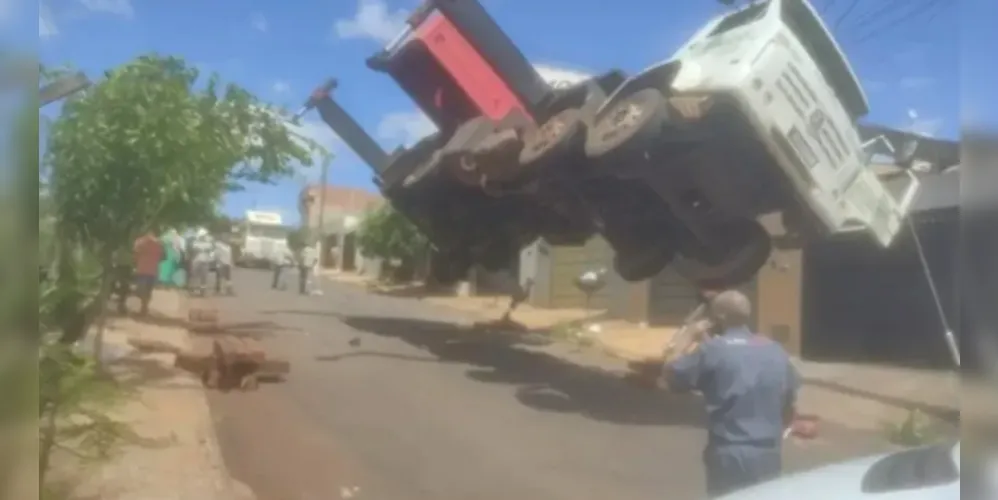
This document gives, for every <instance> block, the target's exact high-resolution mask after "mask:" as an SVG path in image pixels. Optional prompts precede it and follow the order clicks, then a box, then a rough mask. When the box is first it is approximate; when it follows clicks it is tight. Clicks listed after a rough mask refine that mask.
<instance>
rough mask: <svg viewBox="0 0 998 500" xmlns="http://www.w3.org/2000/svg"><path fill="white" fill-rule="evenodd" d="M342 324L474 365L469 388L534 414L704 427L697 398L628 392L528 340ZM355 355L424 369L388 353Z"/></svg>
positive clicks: (439, 325)
mask: <svg viewBox="0 0 998 500" xmlns="http://www.w3.org/2000/svg"><path fill="white" fill-rule="evenodd" d="M340 319H341V320H342V321H343V322H344V323H345V324H346V325H348V326H350V327H352V328H354V329H357V330H361V331H365V332H370V333H373V334H375V335H379V336H383V337H391V338H397V339H400V340H402V341H404V342H406V343H408V344H410V345H413V346H415V347H418V348H420V349H424V350H426V351H428V352H429V353H431V354H433V355H434V356H435V357H436V361H437V362H448V363H463V364H467V365H472V366H473V367H474V368H473V369H471V370H469V371H468V374H467V375H468V377H469V378H471V379H472V380H476V381H478V382H483V383H495V384H511V385H515V386H517V389H516V399H517V400H518V401H519V402H520V403H522V404H524V405H526V406H528V407H530V408H534V409H537V410H541V411H552V412H561V413H578V414H581V415H584V416H586V417H589V418H592V419H595V420H600V421H606V422H613V423H619V424H632V425H687V426H696V427H702V426H703V422H704V415H703V407H702V404H701V403H700V401H699V398H697V397H695V396H693V395H676V394H663V393H658V392H649V391H647V390H642V389H639V388H636V387H633V386H631V385H628V384H626V383H625V382H624V381H623V380H622V379H621V375H622V374H619V373H615V372H612V371H609V370H605V369H601V368H598V367H593V366H583V365H579V364H576V363H572V362H570V361H567V360H565V359H562V358H559V357H558V356H555V355H553V354H550V353H546V352H539V351H537V350H532V349H529V348H528V346H529V345H530V344H532V343H533V344H536V342H533V341H531V337H532V335H529V334H528V335H516V334H508V333H502V332H489V331H485V332H471V331H469V330H470V329H469V328H466V327H461V326H460V325H455V324H453V323H445V322H438V321H424V320H416V319H402V318H378V317H349V316H348V317H341V318H340ZM356 355H357V356H382V357H388V358H399V359H402V358H405V359H406V360H410V359H409V358H414V359H412V360H418V361H427V359H425V358H420V357H410V356H397V355H392V354H387V353H384V354H379V353H370V352H368V353H357V354H356ZM345 357H348V356H332V357H326V358H323V357H320V358H317V359H320V360H325V361H338V360H341V359H343V358H345Z"/></svg>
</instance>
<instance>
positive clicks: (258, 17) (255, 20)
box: [250, 12, 270, 33]
mask: <svg viewBox="0 0 998 500" xmlns="http://www.w3.org/2000/svg"><path fill="white" fill-rule="evenodd" d="M250 23H251V24H252V25H253V29H255V30H257V31H259V32H261V33H266V32H267V31H268V30H269V29H270V23H268V22H267V18H266V17H264V15H263V14H261V13H259V12H254V13H253V16H252V17H251V18H250Z"/></svg>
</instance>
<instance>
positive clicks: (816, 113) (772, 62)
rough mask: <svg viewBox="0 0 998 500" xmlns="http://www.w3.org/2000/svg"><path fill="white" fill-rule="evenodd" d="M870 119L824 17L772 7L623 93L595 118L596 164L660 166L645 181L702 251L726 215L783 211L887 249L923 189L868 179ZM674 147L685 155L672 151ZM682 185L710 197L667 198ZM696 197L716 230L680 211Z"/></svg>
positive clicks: (762, 6)
mask: <svg viewBox="0 0 998 500" xmlns="http://www.w3.org/2000/svg"><path fill="white" fill-rule="evenodd" d="M651 89H654V90H655V91H657V92H652V90H651ZM867 112H868V104H867V100H866V96H865V95H864V93H863V90H862V88H861V86H860V83H859V80H858V78H857V77H856V75H855V74H854V73H853V71H852V69H851V67H850V65H849V63H848V61H847V60H846V58H845V56H844V55H843V53H842V51H841V49H840V48H839V47H838V45H837V44H836V42H835V40H834V39H833V37H832V35H831V33H830V32H829V31H828V29H827V28H826V27H825V25H824V23H823V22H822V20H821V18H820V17H819V15H818V13H817V12H816V11H815V10H814V8H813V7H812V5H811V4H810V3H809V2H808V1H807V0H768V1H762V2H755V3H752V4H750V5H748V6H746V7H744V8H741V9H739V10H733V11H731V12H729V13H725V14H723V15H720V16H718V17H716V18H714V19H712V20H711V21H709V22H707V23H706V24H705V25H704V26H703V27H702V28H701V29H700V30H699V31H698V32H697V33H696V34H695V35H694V36H693V37H692V38H691V39H690V40H689V41H688V42H687V43H686V44H685V45H683V46H682V47H681V48H680V49H679V50H678V51H677V52H676V53H675V54H674V55H673V57H672V58H670V59H668V60H666V61H664V62H661V63H659V64H656V65H654V66H652V67H650V68H648V69H646V70H644V71H643V72H641V73H639V74H638V75H635V76H633V77H632V78H630V79H629V80H628V81H627V82H625V83H624V85H622V86H621V87H619V88H618V89H617V90H616V91H615V92H614V94H613V95H611V97H610V98H609V99H608V101H607V103H606V104H605V105H604V106H603V108H602V109H601V110H600V111H599V112H598V114H597V118H596V123H595V124H594V126H593V127H592V128H591V129H590V133H589V136H588V137H587V154H588V155H589V157H590V158H592V159H594V160H599V159H601V157H603V158H604V159H605V157H610V161H609V162H607V163H609V164H611V165H619V163H620V161H621V159H622V158H629V157H628V156H622V153H621V151H622V150H624V149H625V148H626V149H632V150H633V149H635V148H637V149H639V150H645V151H647V152H646V153H645V158H646V159H648V158H653V157H654V159H653V160H652V162H653V163H656V164H657V165H656V166H655V167H654V168H653V169H651V170H648V169H646V170H647V171H650V172H652V173H644V174H641V175H644V176H645V177H647V178H649V183H651V184H657V185H660V186H665V187H659V188H657V190H658V191H660V192H661V193H665V194H661V196H662V197H663V198H664V199H666V201H667V202H668V204H669V206H670V208H671V209H672V210H673V211H675V212H676V214H677V218H678V219H680V220H682V221H683V222H684V224H685V225H686V226H688V227H689V228H690V231H691V232H692V233H693V234H694V235H695V236H696V237H699V238H701V239H704V240H708V239H710V238H711V236H710V235H709V234H708V233H709V232H710V230H709V229H707V228H705V227H706V225H708V224H713V223H714V221H716V220H718V219H719V218H718V216H717V215H716V214H717V213H720V214H721V216H720V218H724V217H728V218H733V217H751V218H755V217H760V216H762V215H765V214H767V213H772V212H782V213H783V214H784V216H785V219H784V220H785V221H786V220H788V219H789V220H793V221H797V224H796V225H798V226H800V225H801V224H803V225H806V226H808V227H804V228H799V229H801V230H802V232H806V233H808V234H839V233H844V232H850V231H856V230H865V231H868V232H869V233H870V234H871V235H872V236H873V237H874V239H875V240H876V241H877V242H878V243H879V244H880V245H881V246H884V247H886V246H888V245H890V244H891V242H892V241H893V240H894V238H895V237H896V236H897V234H898V233H899V232H900V231H901V229H902V227H903V226H902V221H903V219H904V217H905V215H906V214H907V210H908V207H909V206H910V204H911V202H912V201H913V199H914V196H915V194H916V192H917V189H918V182H917V180H916V178H915V177H914V175H913V174H910V175H909V181H910V182H909V184H908V186H907V188H906V189H905V190H904V192H903V193H900V194H898V195H897V196H895V195H894V194H892V192H891V191H889V190H888V189H887V188H886V187H885V185H884V184H883V183H882V182H881V181H880V179H878V177H877V175H876V173H875V172H874V171H872V169H870V168H869V166H870V159H871V153H870V152H869V146H870V145H869V144H864V143H863V142H862V140H861V139H860V135H859V131H858V128H857V126H858V125H857V121H858V119H860V118H861V117H863V116H864V115H866V114H867ZM675 143H683V144H686V145H687V147H684V148H677V147H674V146H672V147H671V149H670V146H669V145H670V144H675ZM690 144H693V146H689V145H690ZM653 150H654V151H657V153H655V154H652V152H653ZM660 150H661V151H660ZM675 151H682V154H679V153H676V152H675ZM691 151H693V152H695V154H691V153H690V152H691ZM633 156H634V155H633V154H632V155H630V157H633ZM675 165H681V166H680V167H677V166H675ZM618 168H619V167H618ZM653 178H657V180H653ZM674 186H680V187H681V189H687V190H696V191H697V193H698V196H696V197H691V196H690V195H688V194H687V192H683V193H681V196H680V195H676V194H672V195H670V194H668V193H666V192H668V191H669V190H670V189H671V190H676V189H679V188H676V187H674ZM670 196H671V198H670ZM694 198H695V199H696V200H697V201H696V203H697V204H699V205H700V206H710V207H712V209H711V210H710V212H711V214H710V216H709V217H708V216H704V215H702V214H700V215H695V214H694V215H691V213H692V212H691V210H689V209H688V208H687V207H684V206H681V205H682V202H681V201H679V200H681V199H694ZM703 201H706V203H703ZM715 209H716V210H715ZM701 212H704V211H703V210H701ZM786 216H789V217H786ZM697 217H700V218H699V219H697ZM708 219H709V222H708ZM698 226H700V227H698ZM718 227H720V226H718ZM715 232H716V231H715ZM756 234H758V232H757V233H756ZM715 239H716V238H715ZM739 244H740V245H742V246H744V247H745V248H746V249H748V248H749V247H752V246H753V243H752V242H742V243H739ZM722 245H724V244H722ZM727 245H728V246H732V245H736V243H727ZM764 247H765V245H760V244H757V242H756V243H755V244H754V247H753V248H754V250H751V251H749V250H746V252H747V253H746V252H743V253H742V255H738V253H739V252H738V251H737V250H733V251H731V252H729V255H728V256H726V257H725V256H722V257H717V258H714V259H713V261H714V262H720V264H717V265H722V264H723V266H722V267H724V266H727V268H731V266H732V265H734V264H733V260H739V259H741V261H742V264H740V265H734V267H739V266H741V267H742V268H743V269H742V271H744V272H741V273H736V274H743V275H744V274H746V273H747V271H746V270H747V269H748V268H751V267H753V266H761V265H762V264H763V263H764V262H765V261H766V259H767V258H768V253H769V250H768V248H764ZM680 253H682V251H680ZM749 254H751V255H749ZM691 258H694V259H695V258H696V257H691ZM722 261H723V262H722ZM706 267H709V266H708V265H707V264H704V265H700V266H699V268H698V269H699V270H705V269H706ZM757 269H758V268H756V269H755V270H757ZM755 270H752V271H751V273H752V274H754V272H755ZM708 274H709V273H708Z"/></svg>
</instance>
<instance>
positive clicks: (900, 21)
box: [853, 0, 942, 44]
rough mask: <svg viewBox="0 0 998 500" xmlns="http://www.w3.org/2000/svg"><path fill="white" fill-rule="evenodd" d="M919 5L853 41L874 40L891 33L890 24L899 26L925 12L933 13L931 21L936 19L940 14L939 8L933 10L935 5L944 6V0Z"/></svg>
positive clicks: (858, 42) (933, 0) (856, 42)
mask: <svg viewBox="0 0 998 500" xmlns="http://www.w3.org/2000/svg"><path fill="white" fill-rule="evenodd" d="M919 7H920V8H916V9H914V10H910V11H908V12H907V13H906V14H905V15H903V16H901V17H900V18H898V19H896V20H895V21H893V22H890V23H888V24H885V25H881V26H883V28H882V29H876V28H873V29H871V30H869V31H867V32H866V33H865V34H863V35H861V36H859V37H858V38H857V39H856V40H855V41H853V43H855V44H860V43H863V42H866V41H869V40H872V39H874V38H876V37H878V36H882V35H884V34H885V33H889V32H890V30H889V29H887V27H888V26H899V25H901V24H904V23H905V22H907V21H910V20H913V19H915V18H917V17H918V16H921V15H923V14H930V13H931V14H932V15H931V16H930V17H929V22H931V21H932V20H934V19H935V15H936V14H938V10H937V11H935V12H932V9H933V7H942V2H939V1H937V0H930V1H929V2H927V3H925V4H922V5H920V6H919Z"/></svg>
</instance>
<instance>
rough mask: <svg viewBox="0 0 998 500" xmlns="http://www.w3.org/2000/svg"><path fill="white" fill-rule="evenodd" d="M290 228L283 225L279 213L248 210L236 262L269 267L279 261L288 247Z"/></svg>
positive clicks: (247, 265)
mask: <svg viewBox="0 0 998 500" xmlns="http://www.w3.org/2000/svg"><path fill="white" fill-rule="evenodd" d="M290 231H291V230H290V229H289V228H288V227H287V226H285V225H283V221H282V220H281V214H279V213H276V212H266V211H260V210H248V211H247V212H246V221H245V227H244V231H243V244H242V250H241V252H240V255H239V262H238V264H239V265H241V266H246V267H268V268H269V267H270V266H272V265H273V264H274V263H275V262H279V261H280V259H281V257H282V256H283V255H284V253H285V251H286V249H287V247H288V240H287V238H288V233H290Z"/></svg>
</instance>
